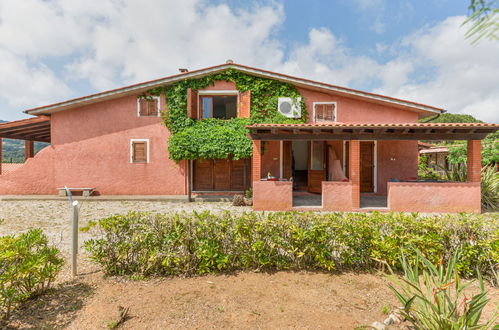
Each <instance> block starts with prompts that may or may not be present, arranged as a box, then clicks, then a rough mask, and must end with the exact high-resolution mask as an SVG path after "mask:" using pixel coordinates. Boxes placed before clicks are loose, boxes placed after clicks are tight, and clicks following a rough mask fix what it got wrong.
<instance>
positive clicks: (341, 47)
mask: <svg viewBox="0 0 499 330" xmlns="http://www.w3.org/2000/svg"><path fill="white" fill-rule="evenodd" d="M279 70H280V71H282V72H285V73H288V74H293V75H297V76H301V77H308V78H312V79H316V80H320V81H324V82H332V83H335V84H338V85H352V84H356V85H360V84H363V83H367V82H368V81H369V80H370V79H372V77H373V75H374V74H375V73H376V71H377V70H378V64H377V63H376V62H375V61H374V60H372V59H370V58H368V57H364V56H355V55H353V54H352V52H351V50H350V49H349V48H348V47H346V46H345V44H344V43H343V42H342V41H341V40H339V39H338V38H337V37H336V36H335V35H333V34H332V33H331V31H330V30H328V29H326V28H321V29H312V30H311V31H310V33H309V41H308V43H307V44H304V45H299V46H297V47H296V48H295V49H294V50H293V51H292V52H291V53H290V55H289V58H288V59H286V60H285V61H284V62H283V63H282V64H280V66H279ZM279 70H278V71H279Z"/></svg>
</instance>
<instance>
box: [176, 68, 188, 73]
mask: <svg viewBox="0 0 499 330" xmlns="http://www.w3.org/2000/svg"><path fill="white" fill-rule="evenodd" d="M178 71H180V72H181V73H186V72H189V69H186V68H180V69H178Z"/></svg>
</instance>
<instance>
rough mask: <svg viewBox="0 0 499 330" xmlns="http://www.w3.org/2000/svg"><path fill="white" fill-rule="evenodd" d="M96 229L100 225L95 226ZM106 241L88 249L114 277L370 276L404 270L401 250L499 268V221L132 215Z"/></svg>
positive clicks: (106, 228) (468, 269) (111, 228)
mask: <svg viewBox="0 0 499 330" xmlns="http://www.w3.org/2000/svg"><path fill="white" fill-rule="evenodd" d="M93 225H96V224H95V223H94V224H93ZM97 225H98V227H100V229H101V232H102V236H101V237H100V238H96V239H91V240H89V241H86V242H85V247H86V249H87V251H88V252H89V253H90V256H91V259H92V260H94V261H96V262H97V263H99V264H100V265H101V266H102V267H103V268H104V271H105V272H106V273H107V274H109V275H138V276H158V275H159V276H163V275H194V274H204V273H215V272H230V271H238V270H248V269H258V270H285V269H288V270H301V269H308V270H328V271H329V270H333V269H336V270H347V269H356V270H368V269H372V268H375V267H379V265H380V260H383V261H385V262H387V263H388V264H390V265H392V266H393V267H395V268H400V265H399V261H398V256H399V253H400V249H402V250H403V251H404V252H405V253H406V254H407V255H409V256H411V255H413V253H414V250H413V249H411V248H409V247H415V248H417V249H419V250H420V251H421V252H422V254H423V255H425V256H426V257H427V258H429V259H430V260H431V261H432V262H434V263H438V262H441V261H442V260H446V259H448V258H449V257H450V255H451V254H452V251H453V250H454V249H455V248H457V247H458V246H461V247H462V258H461V260H460V262H459V265H458V268H459V269H460V271H461V273H462V274H463V275H465V276H472V275H473V274H474V273H475V271H476V269H477V268H478V269H480V271H481V272H482V273H484V274H491V273H492V272H491V269H492V268H491V265H494V264H496V263H498V262H499V225H498V221H497V217H496V218H486V217H483V216H474V215H464V214H463V215H439V216H423V215H419V214H409V213H390V214H386V213H372V214H355V213H322V214H319V213H297V212H277V213H253V212H249V213H241V214H236V213H229V212H227V213H223V214H219V215H216V214H211V213H209V212H203V213H191V214H188V213H180V214H149V213H140V212H132V213H129V214H127V215H116V216H112V217H110V218H106V219H102V220H100V221H98V223H97Z"/></svg>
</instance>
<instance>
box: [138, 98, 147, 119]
mask: <svg viewBox="0 0 499 330" xmlns="http://www.w3.org/2000/svg"><path fill="white" fill-rule="evenodd" d="M148 113H149V105H148V102H147V100H146V99H140V100H139V115H140V116H147V114H148Z"/></svg>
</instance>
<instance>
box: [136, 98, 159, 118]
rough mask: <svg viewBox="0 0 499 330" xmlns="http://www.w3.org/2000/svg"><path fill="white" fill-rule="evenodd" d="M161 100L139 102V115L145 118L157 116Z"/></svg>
mask: <svg viewBox="0 0 499 330" xmlns="http://www.w3.org/2000/svg"><path fill="white" fill-rule="evenodd" d="M158 103H159V100H158V99H157V98H153V99H146V98H142V99H140V100H139V115H140V116H141V117H144V116H157V115H158V108H159V104H158Z"/></svg>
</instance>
